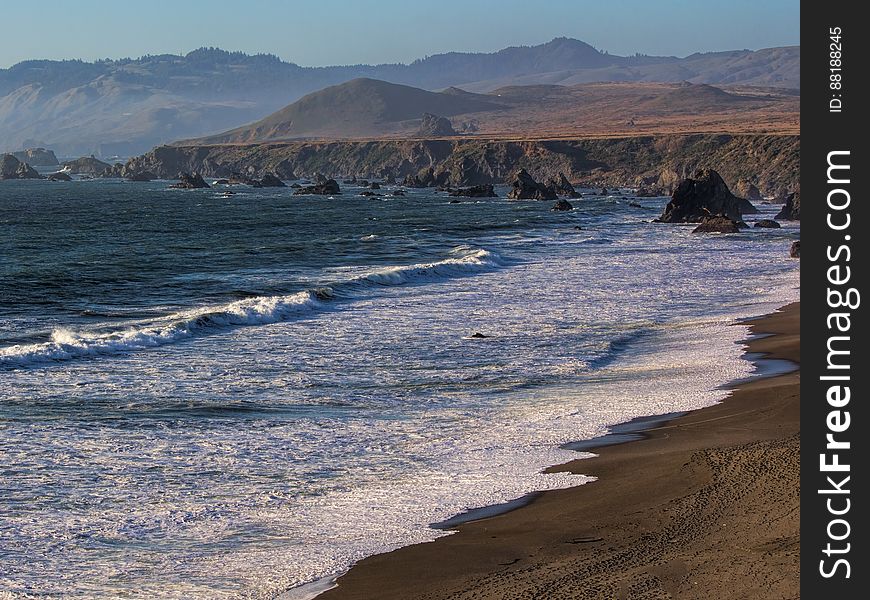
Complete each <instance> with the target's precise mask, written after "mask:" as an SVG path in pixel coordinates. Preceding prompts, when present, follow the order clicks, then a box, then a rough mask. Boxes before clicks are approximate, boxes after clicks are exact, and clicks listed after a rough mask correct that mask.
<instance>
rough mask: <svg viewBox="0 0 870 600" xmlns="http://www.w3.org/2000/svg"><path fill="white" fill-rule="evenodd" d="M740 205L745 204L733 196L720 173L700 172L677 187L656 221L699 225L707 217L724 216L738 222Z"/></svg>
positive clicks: (740, 217)
mask: <svg viewBox="0 0 870 600" xmlns="http://www.w3.org/2000/svg"><path fill="white" fill-rule="evenodd" d="M743 202H747V201H745V200H743V199H742V198H738V197H737V196H735V195H734V194H732V193H731V191H730V190H729V189H728V186H727V185H725V182H724V181H723V180H722V177H721V176H720V175H719V173H717V172H716V171H714V170H713V169H701V170H699V171H697V172H696V173H695V175H694V176H693V177H690V178H686V179H684V180H682V181H681V182H680V183H679V185H677V188H676V189H675V190H674V193H673V194H672V195H671V201H670V202H668V205H667V206H666V207H665V211H664V212H663V213H662V216H661V217H659V218H658V219H657V221H658V222H660V223H701V222H702V221H703V220H704V219H706V218H707V217H712V216H724V217H727V218H728V219H730V220H732V221H735V222H738V221H740V220H741V219H742V216H743V212H742V211H741V205H742V204H743Z"/></svg>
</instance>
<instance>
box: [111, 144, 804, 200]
mask: <svg viewBox="0 0 870 600" xmlns="http://www.w3.org/2000/svg"><path fill="white" fill-rule="evenodd" d="M709 166H715V168H716V170H717V171H718V172H719V173H720V174H721V176H722V178H723V179H724V181H725V182H726V184H727V185H728V186H729V187H731V188H732V189H741V188H743V189H755V190H758V191H759V192H760V193H761V194H763V195H764V196H768V197H776V198H785V197H786V196H787V195H788V194H790V193H792V192H793V191H795V190H797V189H799V166H800V136H799V135H767V134H764V135H762V134H747V135H725V134H685V135H677V134H673V135H661V136H637V137H622V138H600V139H559V140H535V141H512V140H480V139H456V140H408V141H404V140H392V141H391V140H381V141H333V142H313V141H298V142H286V143H272V144H250V145H215V146H181V145H179V146H159V147H157V148H155V149H154V150H152V151H151V152H148V153H147V154H144V155H142V156H138V157H135V158H132V159H130V160H129V161H127V163H125V164H120V163H119V164H117V165H115V166H113V167H111V168H110V169H108V170H107V171H106V172H105V173H104V176H110V177H126V178H132V177H135V176H136V175H137V174H139V173H143V172H149V174H153V175H154V176H156V177H158V178H164V179H177V178H179V176H180V174H181V173H198V174H200V175H202V176H204V177H229V176H231V175H232V174H234V173H246V174H248V175H249V176H251V177H262V176H263V175H266V174H274V175H276V176H277V177H279V178H281V179H285V180H293V179H297V178H300V177H301V178H308V179H312V178H313V177H314V176H315V175H316V174H318V173H327V174H330V175H331V176H334V177H342V176H348V177H349V176H354V177H368V178H384V179H397V180H400V181H401V180H403V179H408V180H416V179H417V178H421V179H424V180H428V179H432V181H434V182H438V184H440V185H449V186H453V187H467V186H475V185H487V184H502V183H510V181H511V180H512V177H513V176H514V175H515V174H516V173H517V172H518V171H519V170H520V169H525V170H526V171H528V172H529V173H530V174H531V175H532V176H533V177H534V178H535V179H536V180H538V181H550V180H555V181H558V180H559V179H560V176H561V174H562V173H564V174H565V176H567V178H568V179H569V180H570V181H572V182H575V183H578V184H580V185H583V186H590V187H598V186H608V187H610V186H625V187H637V188H642V189H644V190H648V191H650V192H651V193H655V194H656V195H658V194H670V193H671V192H672V191H673V190H674V188H675V187H676V185H677V184H678V183H679V182H680V181H682V180H683V179H685V178H686V177H688V176H690V175H691V174H692V173H694V172H695V171H696V170H698V169H699V168H703V167H709Z"/></svg>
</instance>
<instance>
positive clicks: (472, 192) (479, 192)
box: [450, 184, 498, 198]
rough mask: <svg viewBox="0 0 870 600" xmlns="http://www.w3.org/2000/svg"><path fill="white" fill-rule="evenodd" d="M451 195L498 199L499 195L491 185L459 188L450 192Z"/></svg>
mask: <svg viewBox="0 0 870 600" xmlns="http://www.w3.org/2000/svg"><path fill="white" fill-rule="evenodd" d="M450 195H451V196H465V197H467V198H498V195H497V194H496V193H495V190H494V189H493V187H492V185H490V184H486V185H473V186H471V187H467V188H459V189H456V190H453V191H452V192H450Z"/></svg>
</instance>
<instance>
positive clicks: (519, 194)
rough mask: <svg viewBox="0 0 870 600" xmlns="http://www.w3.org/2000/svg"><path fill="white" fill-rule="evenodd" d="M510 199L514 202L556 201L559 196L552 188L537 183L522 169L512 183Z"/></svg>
mask: <svg viewBox="0 0 870 600" xmlns="http://www.w3.org/2000/svg"><path fill="white" fill-rule="evenodd" d="M508 198H511V199H513V200H556V199H557V198H558V194H556V190H555V189H553V188H552V187H550V186H546V185H543V184H541V183H538V182H537V181H535V179H534V178H533V177H532V176H531V175H529V172H528V171H526V170H525V169H520V170H519V171H518V172H517V174H516V176H515V177H514V180H513V181H512V182H511V191H510V192H508Z"/></svg>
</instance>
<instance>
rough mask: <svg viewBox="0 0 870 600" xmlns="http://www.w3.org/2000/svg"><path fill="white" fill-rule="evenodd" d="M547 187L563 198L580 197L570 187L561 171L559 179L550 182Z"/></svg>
mask: <svg viewBox="0 0 870 600" xmlns="http://www.w3.org/2000/svg"><path fill="white" fill-rule="evenodd" d="M549 187H551V188H553V189H554V190H556V193H557V194H558V195H560V196H565V197H567V198H579V197H580V193H579V192H578V191H577V190H575V189H574V186H573V185H571V182H570V181H568V178H567V177H565V174H564V173H562V172H561V171H560V172H559V179H558V180H557V181H553V182H551V183H550V186H549Z"/></svg>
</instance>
